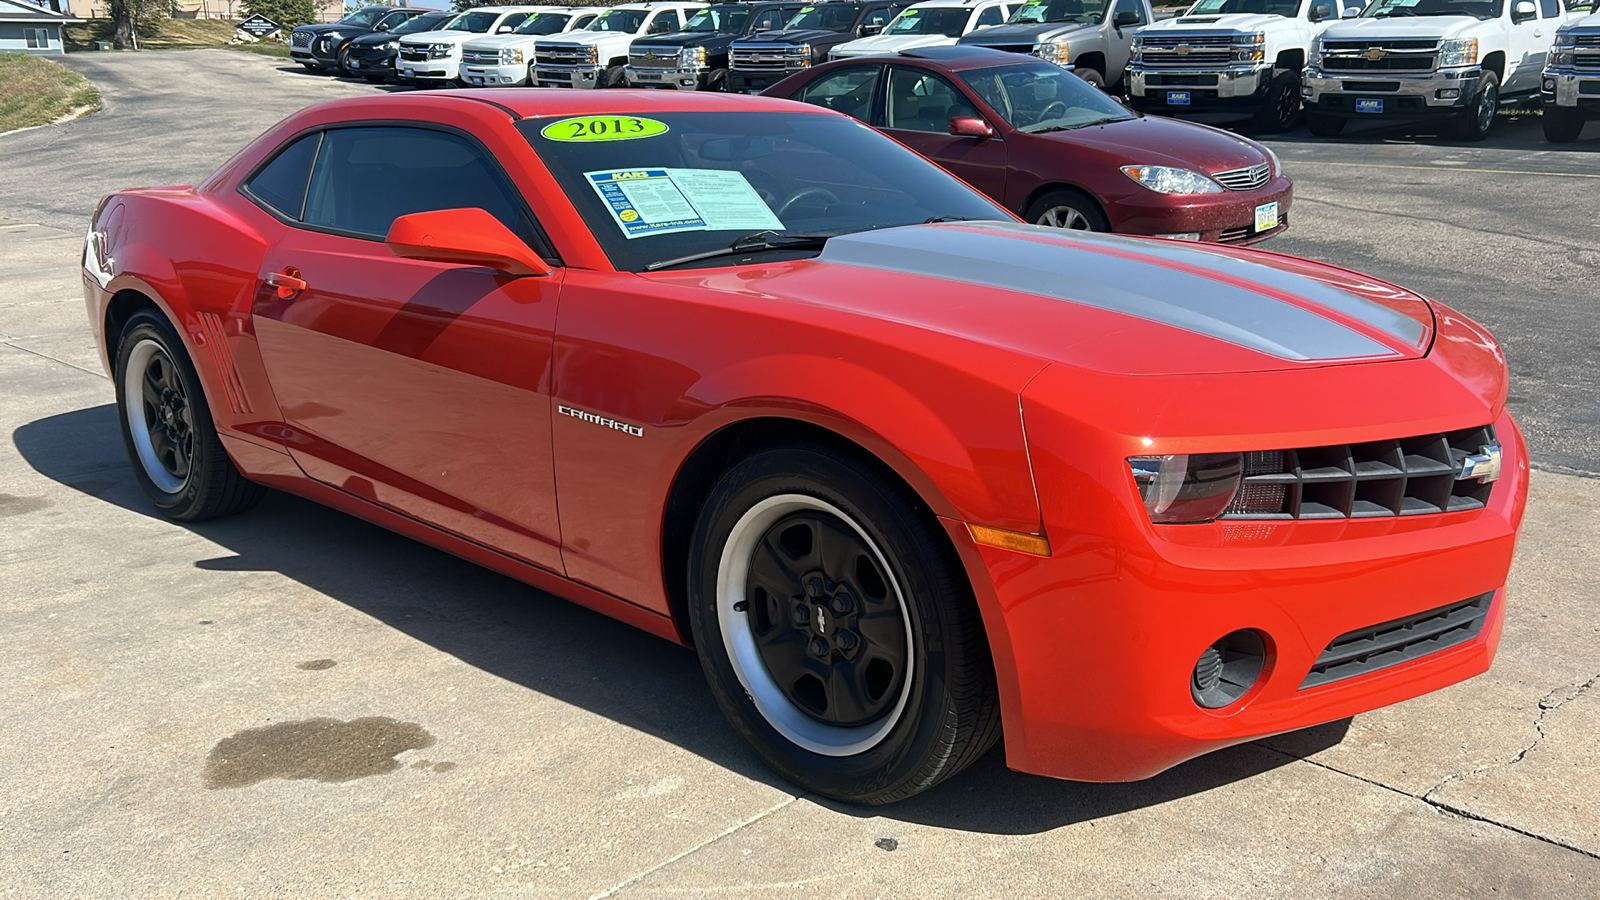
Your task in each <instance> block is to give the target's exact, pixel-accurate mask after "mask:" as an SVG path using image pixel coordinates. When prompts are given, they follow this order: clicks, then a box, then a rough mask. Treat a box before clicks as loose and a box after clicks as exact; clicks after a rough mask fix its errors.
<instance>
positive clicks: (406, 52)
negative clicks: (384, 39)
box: [400, 45, 428, 62]
mask: <svg viewBox="0 0 1600 900" xmlns="http://www.w3.org/2000/svg"><path fill="white" fill-rule="evenodd" d="M400 58H401V59H403V60H405V61H406V62H427V61H428V48H427V47H407V46H404V45H401V47H400Z"/></svg>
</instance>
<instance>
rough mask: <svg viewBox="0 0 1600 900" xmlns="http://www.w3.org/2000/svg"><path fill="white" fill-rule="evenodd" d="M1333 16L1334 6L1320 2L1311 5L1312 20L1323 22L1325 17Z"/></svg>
mask: <svg viewBox="0 0 1600 900" xmlns="http://www.w3.org/2000/svg"><path fill="white" fill-rule="evenodd" d="M1331 18H1333V7H1331V6H1329V5H1327V4H1326V3H1318V4H1316V5H1315V6H1312V7H1311V21H1313V22H1321V21H1322V20H1323V19H1331Z"/></svg>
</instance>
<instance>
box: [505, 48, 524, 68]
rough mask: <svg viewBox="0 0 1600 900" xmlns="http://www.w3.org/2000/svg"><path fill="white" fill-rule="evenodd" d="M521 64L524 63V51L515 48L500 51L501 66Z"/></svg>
mask: <svg viewBox="0 0 1600 900" xmlns="http://www.w3.org/2000/svg"><path fill="white" fill-rule="evenodd" d="M520 62H522V51H521V50H519V49H517V48H515V47H506V48H505V49H503V50H501V51H500V64H501V65H502V66H509V65H511V64H513V63H520Z"/></svg>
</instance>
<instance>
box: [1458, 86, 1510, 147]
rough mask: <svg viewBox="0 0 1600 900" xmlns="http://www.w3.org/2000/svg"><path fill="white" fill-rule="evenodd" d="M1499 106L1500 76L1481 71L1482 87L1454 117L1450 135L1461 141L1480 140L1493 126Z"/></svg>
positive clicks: (1487, 134)
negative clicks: (1453, 125) (1461, 111)
mask: <svg viewBox="0 0 1600 900" xmlns="http://www.w3.org/2000/svg"><path fill="white" fill-rule="evenodd" d="M1499 108H1500V78H1499V76H1497V75H1495V74H1494V73H1493V72H1485V73H1483V87H1481V88H1479V89H1478V93H1476V94H1474V95H1473V97H1472V102H1471V103H1468V104H1467V109H1466V111H1465V112H1463V113H1461V117H1460V118H1458V119H1456V121H1455V127H1453V128H1452V129H1451V130H1450V131H1451V137H1454V138H1456V139H1457V140H1462V141H1481V140H1483V139H1484V138H1486V137H1488V136H1489V130H1490V129H1492V128H1493V127H1494V114H1495V111H1496V110H1498V109H1499Z"/></svg>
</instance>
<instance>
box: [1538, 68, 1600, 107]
mask: <svg viewBox="0 0 1600 900" xmlns="http://www.w3.org/2000/svg"><path fill="white" fill-rule="evenodd" d="M1539 93H1540V95H1541V99H1542V100H1543V101H1544V105H1545V106H1567V107H1573V108H1576V109H1583V110H1587V111H1589V112H1594V113H1600V72H1590V73H1579V72H1577V71H1576V70H1563V69H1546V70H1545V72H1544V77H1543V78H1542V79H1541V80H1540V91H1539Z"/></svg>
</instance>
